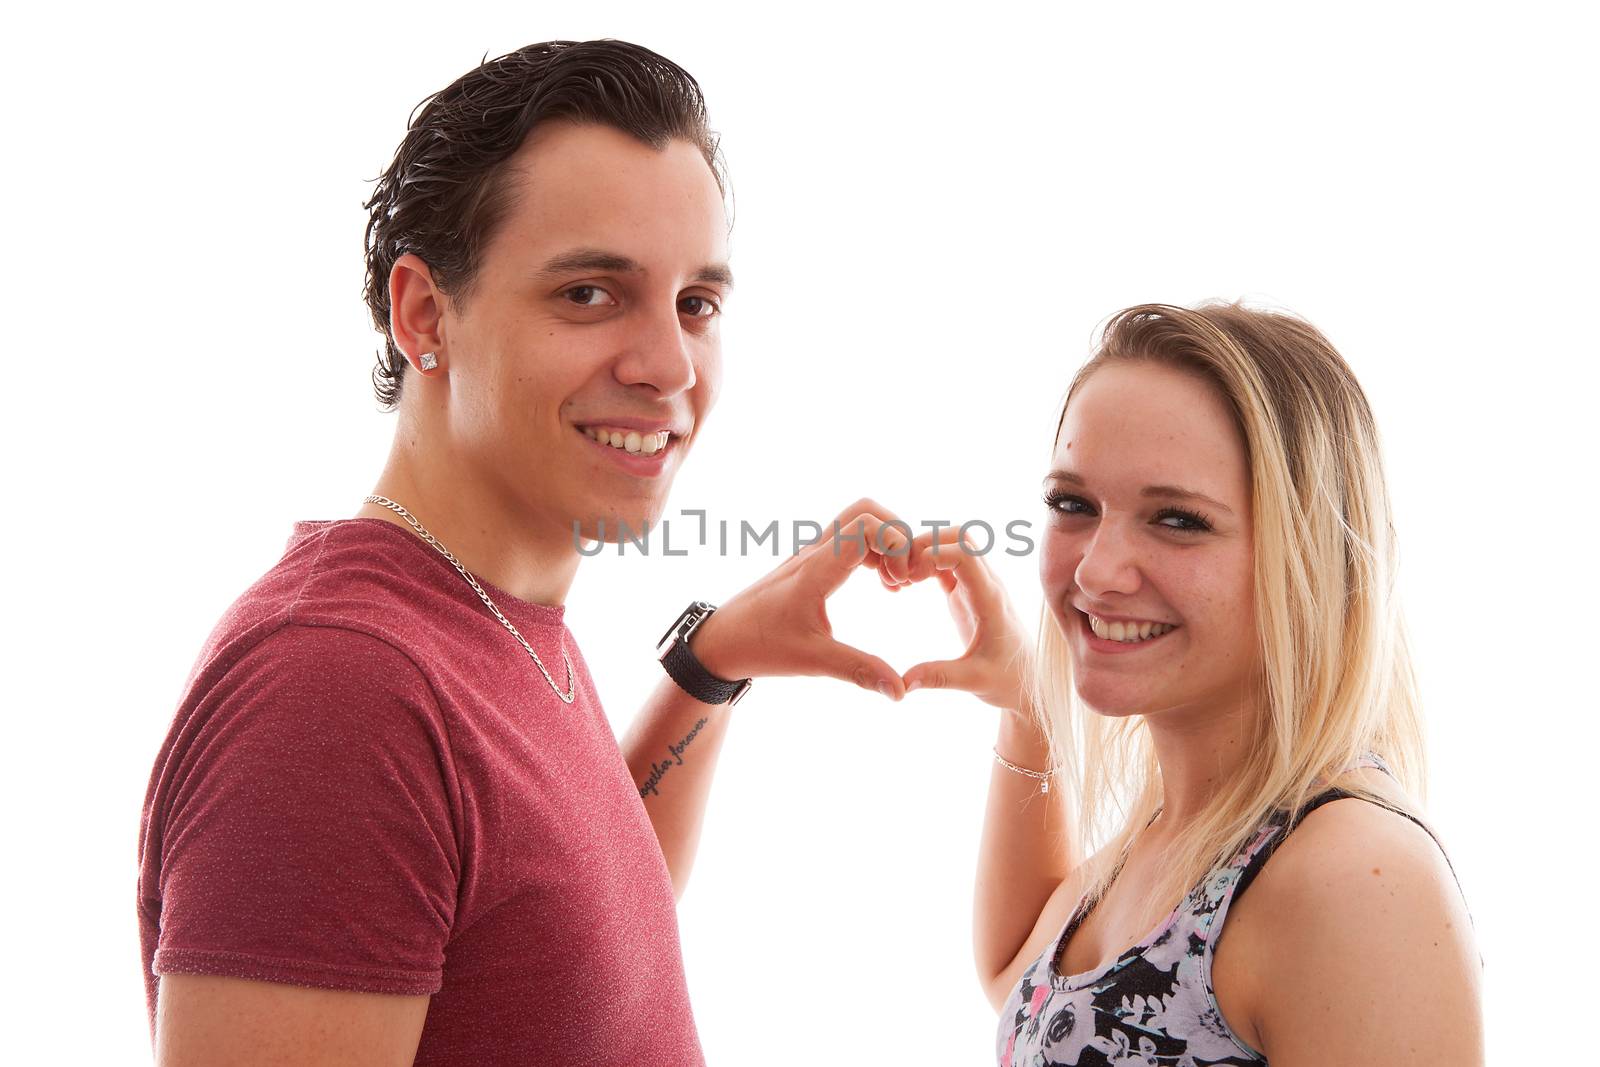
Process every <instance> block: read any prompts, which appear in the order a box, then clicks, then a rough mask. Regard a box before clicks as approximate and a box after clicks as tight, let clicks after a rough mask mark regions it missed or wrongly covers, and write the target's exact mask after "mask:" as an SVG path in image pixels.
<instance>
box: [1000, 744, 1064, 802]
mask: <svg viewBox="0 0 1600 1067" xmlns="http://www.w3.org/2000/svg"><path fill="white" fill-rule="evenodd" d="M994 759H995V762H996V763H998V764H1000V766H1002V767H1004V768H1005V769H1006V770H1008V771H1015V772H1016V773H1018V774H1020V775H1022V776H1023V777H1025V778H1032V779H1033V780H1034V781H1036V782H1038V783H1039V792H1041V793H1048V792H1050V779H1051V778H1052V777H1054V776H1055V773H1056V771H1058V770H1060V769H1061V768H1059V767H1052V768H1050V769H1049V770H1048V771H1030V770H1029V769H1028V768H1026V767H1018V766H1017V765H1016V764H1015V763H1012V762H1011V761H1010V760H1008V759H1006V758H1005V757H1004V756H1002V755H1000V750H999V749H998V748H997V749H995V750H994Z"/></svg>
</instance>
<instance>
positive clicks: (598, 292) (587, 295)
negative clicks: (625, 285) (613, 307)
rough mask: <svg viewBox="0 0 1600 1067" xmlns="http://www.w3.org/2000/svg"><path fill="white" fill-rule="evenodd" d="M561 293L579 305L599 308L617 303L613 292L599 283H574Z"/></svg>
mask: <svg viewBox="0 0 1600 1067" xmlns="http://www.w3.org/2000/svg"><path fill="white" fill-rule="evenodd" d="M561 295H562V296H564V297H566V298H567V300H568V301H570V302H571V303H574V304H577V305H578V306H579V307H586V308H597V307H606V306H608V305H610V304H615V303H616V300H614V299H612V296H611V294H610V293H608V292H606V291H605V290H604V289H602V288H600V287H599V286H598V285H574V286H573V287H572V288H571V289H568V290H567V291H566V292H564V293H562V294H561Z"/></svg>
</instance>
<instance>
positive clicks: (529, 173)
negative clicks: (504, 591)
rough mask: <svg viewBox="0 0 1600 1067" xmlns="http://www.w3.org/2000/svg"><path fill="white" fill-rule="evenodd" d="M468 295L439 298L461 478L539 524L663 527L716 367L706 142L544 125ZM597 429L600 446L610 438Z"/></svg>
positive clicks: (568, 528)
mask: <svg viewBox="0 0 1600 1067" xmlns="http://www.w3.org/2000/svg"><path fill="white" fill-rule="evenodd" d="M509 166H510V167H511V168H513V169H512V173H511V174H510V181H511V183H512V188H513V190H514V191H515V197H514V203H513V206H512V208H511V209H510V211H509V212H508V213H507V215H506V217H505V218H504V220H503V221H502V224H501V226H500V228H499V230H498V232H497V233H496V234H495V236H494V238H493V239H492V240H491V242H490V243H489V245H488V247H487V248H486V249H485V252H484V256H483V260H482V266H481V269H480V272H479V274H478V276H477V278H476V279H475V282H474V284H473V286H472V288H471V291H470V292H469V293H468V295H467V297H466V300H465V302H464V305H465V306H464V308H457V307H455V306H454V305H453V303H452V302H451V301H448V300H447V301H445V308H444V312H443V317H442V322H441V326H440V328H441V334H442V337H443V346H444V348H445V350H446V351H447V352H448V354H449V360H450V366H449V383H450V389H449V396H448V400H447V404H448V409H449V410H448V421H449V424H450V428H451V429H450V433H451V437H452V443H453V446H454V451H455V452H456V454H457V455H458V457H459V458H460V460H461V461H463V462H465V463H466V464H467V465H468V466H469V468H470V469H469V470H465V471H463V472H462V474H463V476H464V477H467V478H470V479H472V480H474V481H475V482H477V483H479V486H480V487H481V488H483V489H486V490H488V491H489V492H491V493H492V494H493V495H495V496H497V497H499V498H501V499H504V500H506V501H507V503H508V506H509V507H510V508H512V509H514V510H515V511H516V512H518V513H521V514H524V515H526V516H527V517H528V518H529V519H531V520H532V521H533V522H535V523H536V524H537V525H539V526H541V527H545V526H550V527H559V528H560V529H561V530H563V531H564V532H565V536H568V537H571V536H572V531H573V528H574V523H578V524H580V525H581V528H582V533H583V535H584V536H585V537H587V538H590V539H595V538H600V537H601V531H600V529H599V527H598V522H599V521H603V522H604V526H605V528H604V536H603V539H604V540H608V541H615V540H617V539H618V528H619V524H621V523H626V524H627V525H628V527H629V528H630V529H631V530H632V531H634V532H635V533H637V532H638V531H639V530H640V529H641V527H642V525H643V524H644V523H645V522H646V521H648V522H650V523H651V524H652V525H653V524H654V523H655V522H656V520H657V519H658V518H659V517H660V515H661V512H662V510H663V509H664V507H665V504H666V496H667V490H668V488H669V487H670V485H671V483H672V477H673V475H674V474H675V473H676V472H677V469H678V466H679V464H681V463H682V462H683V458H684V456H685V455H687V453H688V449H689V445H690V444H691V443H692V442H693V441H694V439H695V436H696V434H697V433H698V431H699V428H700V423H701V420H702V419H703V418H704V417H705V415H706V414H707V413H708V412H709V411H710V409H711V405H712V403H713V402H714V401H715V399H716V394H717V388H718V383H719V382H720V379H721V345H720V340H719V334H720V324H719V319H720V316H721V314H722V307H723V303H724V301H725V299H726V298H727V296H728V291H729V289H730V287H731V284H732V282H731V277H730V275H729V274H728V270H727V267H726V262H727V257H728V249H727V220H726V216H725V215H724V212H723V204H722V196H721V194H720V192H719V191H718V189H717V183H716V179H715V178H714V177H713V175H712V173H711V169H710V167H709V166H707V164H706V161H705V159H704V157H702V156H701V154H700V151H699V149H697V148H696V147H694V146H693V145H692V144H690V143H688V142H686V141H679V140H674V141H672V142H670V143H669V144H668V145H667V147H666V148H665V149H662V150H660V151H657V150H655V149H653V148H651V147H650V146H648V145H646V144H643V143H641V142H639V141H637V140H635V139H634V138H632V137H630V136H629V135H627V134H625V133H622V132H620V131H618V130H614V129H611V128H609V127H604V126H591V125H576V124H573V123H568V122H551V123H546V124H544V125H542V126H540V127H538V128H536V129H535V130H534V132H533V133H532V134H531V135H530V136H529V138H528V140H527V142H526V143H525V144H524V145H523V146H522V148H521V149H519V150H518V152H517V154H516V156H514V157H513V158H512V160H511V161H510V163H509ZM602 438H603V443H602Z"/></svg>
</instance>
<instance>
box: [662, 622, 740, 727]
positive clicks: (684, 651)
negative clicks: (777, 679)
mask: <svg viewBox="0 0 1600 1067" xmlns="http://www.w3.org/2000/svg"><path fill="white" fill-rule="evenodd" d="M716 610H717V606H716V605H715V604H707V603H706V602H705V601H704V600H696V601H694V602H693V603H691V604H690V605H689V606H688V607H686V608H684V609H683V614H681V615H679V616H678V621H677V622H674V623H673V624H672V625H671V626H670V627H668V628H667V632H666V633H664V634H662V635H661V640H659V641H657V642H656V650H657V651H660V650H661V647H662V646H663V645H666V644H667V642H668V641H671V642H672V643H671V645H670V646H668V647H667V650H666V651H665V652H662V653H661V666H663V667H665V668H666V671H667V675H668V676H669V677H670V678H671V679H672V680H673V681H674V682H677V683H678V688H679V689H682V690H683V691H684V692H685V693H688V694H689V695H690V696H692V697H694V698H695V699H696V700H698V701H700V702H701V703H702V704H727V705H729V706H730V707H731V706H733V705H734V704H737V703H739V701H740V700H741V699H743V698H744V695H745V693H746V692H747V691H748V690H749V688H750V684H751V680H750V679H749V678H742V679H740V680H739V681H737V682H730V681H728V680H727V679H726V678H718V677H717V676H716V675H714V674H712V673H711V672H710V671H708V670H706V668H705V664H703V663H701V662H700V661H699V660H698V659H696V658H695V655H694V652H692V651H691V650H690V648H689V638H690V636H692V635H693V634H694V632H695V630H696V629H698V628H699V626H700V624H701V623H703V622H705V621H706V620H707V619H709V618H710V617H711V613H712V612H714V611H716Z"/></svg>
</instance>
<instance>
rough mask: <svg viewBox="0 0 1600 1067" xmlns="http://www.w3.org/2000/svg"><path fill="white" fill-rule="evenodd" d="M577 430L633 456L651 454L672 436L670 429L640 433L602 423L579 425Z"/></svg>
mask: <svg viewBox="0 0 1600 1067" xmlns="http://www.w3.org/2000/svg"><path fill="white" fill-rule="evenodd" d="M578 430H579V431H580V432H581V433H584V434H586V435H587V436H588V437H589V439H590V440H593V441H598V442H599V443H600V444H603V445H610V446H611V447H612V448H616V449H621V450H622V451H624V452H629V453H632V454H633V455H635V456H653V455H655V454H656V453H657V452H660V451H661V450H662V449H664V448H666V447H667V444H668V442H670V441H671V439H672V437H673V434H672V433H671V431H668V430H655V431H652V432H650V433H640V432H639V431H638V430H628V429H623V428H621V427H617V426H606V425H603V424H597V425H594V426H580V427H578Z"/></svg>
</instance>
